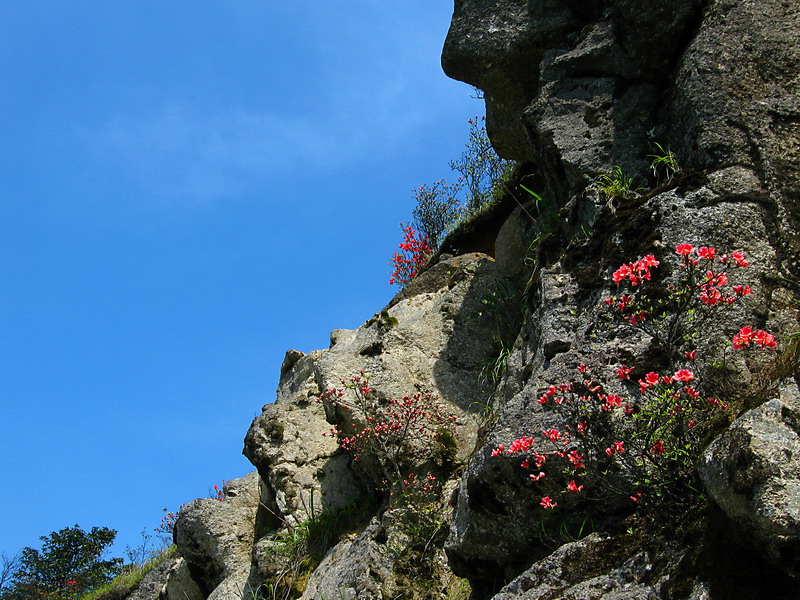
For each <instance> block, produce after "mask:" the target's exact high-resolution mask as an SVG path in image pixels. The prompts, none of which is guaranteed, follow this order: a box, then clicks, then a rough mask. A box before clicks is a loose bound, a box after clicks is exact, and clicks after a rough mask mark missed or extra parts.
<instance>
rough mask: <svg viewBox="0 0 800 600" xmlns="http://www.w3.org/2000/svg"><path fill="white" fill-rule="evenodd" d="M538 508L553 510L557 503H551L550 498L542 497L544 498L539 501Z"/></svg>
mask: <svg viewBox="0 0 800 600" xmlns="http://www.w3.org/2000/svg"><path fill="white" fill-rule="evenodd" d="M539 506H541V507H542V508H544V509H553V508H555V507H556V506H558V502H553V501H552V500H551V499H550V496H544V497H543V498H542V501H541V502H539Z"/></svg>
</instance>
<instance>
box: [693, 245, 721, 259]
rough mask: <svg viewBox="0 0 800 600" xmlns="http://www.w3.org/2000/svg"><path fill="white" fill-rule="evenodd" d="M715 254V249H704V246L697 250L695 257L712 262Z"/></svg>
mask: <svg viewBox="0 0 800 600" xmlns="http://www.w3.org/2000/svg"><path fill="white" fill-rule="evenodd" d="M716 253H717V250H716V249H715V248H706V247H705V246H702V247H700V248H699V249H698V250H697V255H698V256H699V257H700V258H704V259H706V260H714V256H715V255H716Z"/></svg>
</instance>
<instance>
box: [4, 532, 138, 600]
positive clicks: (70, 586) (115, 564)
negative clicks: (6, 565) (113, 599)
mask: <svg viewBox="0 0 800 600" xmlns="http://www.w3.org/2000/svg"><path fill="white" fill-rule="evenodd" d="M116 535H117V532H116V531H114V530H113V529H109V528H107V527H93V528H92V529H91V530H90V531H84V530H83V529H81V528H80V527H79V526H78V525H75V526H74V527H67V528H65V529H62V530H61V531H54V532H53V533H51V534H50V535H48V536H43V537H41V538H40V539H41V540H42V548H41V550H35V549H33V548H23V550H22V552H21V554H20V557H19V569H18V570H17V571H16V573H14V576H13V580H12V584H11V586H10V587H9V588H7V589H6V590H3V593H2V599H3V600H41V599H43V598H59V599H68V600H75V599H77V598H80V597H81V596H83V595H85V594H86V593H88V592H90V591H91V590H93V589H95V588H97V587H98V586H100V585H102V584H104V583H106V582H107V581H109V580H111V579H113V578H114V577H115V576H117V575H119V574H120V572H121V571H122V559H121V558H112V559H109V560H104V559H103V555H104V554H105V553H106V552H107V551H108V549H109V547H110V546H111V544H112V543H113V542H114V538H115V537H116Z"/></svg>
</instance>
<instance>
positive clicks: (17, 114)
mask: <svg viewBox="0 0 800 600" xmlns="http://www.w3.org/2000/svg"><path fill="white" fill-rule="evenodd" d="M451 12H452V3H450V2H448V1H446V0H443V1H441V2H432V1H431V0H407V1H405V2H402V3H386V2H375V1H374V0H348V1H347V2H345V1H339V0H334V1H332V2H278V1H274V0H229V1H226V2H220V1H219V0H213V1H212V0H206V1H198V0H192V1H188V0H170V1H169V2H164V1H163V0H114V1H107V0H91V1H88V0H46V1H44V0H43V1H32V0H3V2H2V3H0V61H2V62H0V69H1V74H2V76H0V135H1V136H2V137H1V138H0V139H1V140H2V141H1V142H0V185H1V186H2V187H0V202H2V207H3V212H2V220H0V244H2V265H3V272H2V278H0V285H2V292H1V293H2V296H1V297H2V310H0V352H2V362H1V363H0V402H2V418H3V433H2V436H0V474H1V475H2V485H3V488H4V491H3V493H2V494H0V550H1V551H5V552H6V553H15V552H16V551H17V550H19V549H20V548H21V547H23V546H34V547H36V546H38V543H39V542H38V537H39V536H42V535H47V534H49V533H50V532H51V531H54V530H58V529H61V528H63V527H67V526H71V525H74V524H76V523H77V524H80V525H81V526H82V527H84V528H90V527H92V526H95V525H97V526H108V527H112V528H115V529H118V530H119V536H118V544H117V549H118V552H117V554H118V555H119V554H121V553H122V550H123V549H124V547H125V545H126V544H131V545H136V544H137V543H139V541H140V537H139V532H140V531H141V530H142V529H143V528H147V529H150V530H152V528H153V527H155V526H157V525H158V523H159V521H160V519H161V516H162V510H161V509H162V508H163V507H169V508H170V509H174V508H177V506H178V505H180V504H181V503H184V502H188V501H190V500H192V499H194V498H196V497H202V496H206V495H207V492H208V489H209V488H210V487H211V486H212V485H213V484H215V483H220V482H221V481H222V480H223V479H232V478H235V477H240V476H242V475H244V474H246V473H247V472H249V471H250V470H252V468H251V466H250V464H249V463H248V462H247V461H246V459H244V458H243V457H242V456H241V449H242V440H243V438H244V435H245V433H246V431H247V428H248V426H249V424H250V421H251V420H252V419H253V417H254V416H256V415H257V414H259V413H260V410H261V406H262V405H264V404H266V403H269V402H272V401H273V400H274V397H275V392H274V390H275V388H276V385H277V376H278V372H279V367H280V363H281V360H282V359H283V354H284V352H285V351H286V350H287V349H289V348H296V349H299V350H303V351H310V350H313V349H316V348H325V347H327V345H328V335H329V332H330V330H331V329H335V328H342V327H344V328H355V327H357V326H359V325H360V324H361V323H363V322H364V321H365V320H366V319H368V318H369V317H370V316H371V315H372V314H373V313H374V312H376V311H377V310H379V309H380V308H381V307H382V306H383V305H384V304H385V303H386V302H387V301H388V300H389V299H390V298H391V296H392V294H393V292H394V291H395V290H394V289H392V288H391V287H390V286H389V285H388V283H387V281H388V277H389V271H390V267H389V265H388V259H389V257H390V255H391V254H392V252H393V251H394V249H395V247H396V244H397V243H398V242H400V241H401V232H400V228H399V223H400V221H403V220H408V219H409V218H410V213H411V210H412V208H413V200H412V199H411V189H412V188H414V187H416V186H418V185H420V184H421V183H424V182H432V181H434V180H436V179H439V178H441V177H448V176H449V175H450V172H449V169H448V167H447V163H448V160H450V159H451V158H455V157H456V156H458V155H459V154H460V153H461V151H462V149H463V145H464V143H465V141H466V138H467V131H468V126H467V123H466V120H467V118H469V117H470V116H473V115H475V114H478V113H481V112H482V110H483V106H482V103H481V102H479V101H477V100H474V99H473V98H471V97H470V94H471V93H472V91H471V89H470V88H469V87H468V86H465V85H464V84H461V83H458V82H454V81H450V80H449V79H447V78H446V77H445V76H444V74H443V73H442V72H441V68H440V66H439V54H440V49H441V45H442V42H443V40H444V37H445V33H446V31H447V27H448V24H449V19H450V15H451Z"/></svg>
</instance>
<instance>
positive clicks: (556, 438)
mask: <svg viewBox="0 0 800 600" xmlns="http://www.w3.org/2000/svg"><path fill="white" fill-rule="evenodd" d="M675 254H676V255H677V257H678V259H679V263H678V270H677V282H676V283H668V284H666V289H665V290H662V289H660V285H656V284H655V283H653V281H652V279H653V278H652V271H653V270H654V269H656V268H658V267H659V266H660V265H661V261H659V260H657V259H656V257H655V256H653V255H652V254H649V255H647V256H644V257H642V258H640V259H638V260H636V261H634V262H631V263H627V264H624V265H622V266H620V267H619V268H618V269H617V270H616V271H615V272H614V273H613V275H612V280H613V282H614V284H616V285H617V287H618V289H621V291H620V292H619V293H618V295H613V296H610V297H609V298H608V299H607V300H605V304H606V305H607V306H608V311H609V313H610V317H611V319H612V320H613V321H616V322H618V323H620V324H622V325H623V326H625V327H630V328H634V329H637V330H638V331H640V332H642V333H644V334H646V335H647V336H649V338H650V339H651V340H652V341H653V346H654V347H656V348H659V349H660V351H661V357H660V361H661V362H660V368H659V371H658V372H657V371H656V370H655V369H654V368H650V367H648V366H646V365H645V366H642V367H637V366H628V365H624V364H622V365H617V367H616V368H614V369H613V372H614V376H615V377H614V379H616V380H617V384H616V385H615V386H614V387H616V389H617V391H622V392H623V393H614V392H612V391H610V388H611V387H612V386H611V385H609V384H607V383H606V381H608V380H607V379H606V378H604V377H603V376H602V375H601V374H597V373H592V372H591V371H590V369H589V368H588V367H587V366H586V365H584V364H580V365H577V367H576V377H575V378H574V379H572V380H570V381H566V382H562V383H557V384H552V385H550V386H549V387H547V388H546V389H545V390H542V392H541V395H540V396H539V398H538V400H537V403H538V404H539V405H540V406H541V408H542V410H547V411H555V412H557V413H559V414H560V415H561V417H562V418H561V419H560V420H561V422H562V423H563V425H561V426H559V427H554V428H551V429H548V430H545V431H542V432H540V433H538V434H536V435H538V436H540V438H539V439H535V438H534V437H532V436H522V437H521V438H518V439H516V440H514V441H513V442H511V444H510V445H509V447H508V448H506V447H505V446H504V445H503V444H501V445H499V446H498V447H497V448H495V449H494V451H493V452H492V455H493V456H516V457H519V459H520V466H521V467H522V468H523V469H524V470H525V472H526V473H527V478H528V479H529V480H530V481H531V484H532V485H533V487H534V489H535V491H533V492H532V493H533V494H535V495H536V496H537V497H538V498H540V499H539V501H538V503H539V505H540V506H541V507H542V508H543V509H545V510H552V509H554V508H556V507H557V506H559V504H562V505H565V504H571V503H574V502H576V501H580V499H581V498H586V499H593V500H595V501H607V500H614V501H618V500H626V499H627V500H628V501H629V502H630V503H632V505H633V506H636V507H638V506H649V507H650V508H651V509H653V510H656V511H660V512H665V513H667V514H671V513H682V512H684V511H685V510H686V508H687V506H691V505H692V503H693V502H695V501H697V500H698V499H699V497H700V495H701V492H700V491H699V490H700V489H701V487H700V484H699V482H698V480H697V475H696V470H695V466H696V463H697V460H698V458H699V456H700V453H701V451H702V449H703V440H704V439H705V438H707V437H708V434H709V432H710V431H712V430H713V426H714V423H715V421H716V420H717V419H718V416H720V415H721V413H722V412H723V411H725V410H726V409H727V408H728V406H727V405H726V404H725V402H723V401H721V400H720V399H719V398H717V397H713V396H711V395H710V391H709V390H708V389H707V387H708V386H706V385H704V382H703V376H702V371H703V370H704V369H703V364H704V360H703V357H702V356H700V355H699V354H698V351H697V344H698V342H700V341H702V340H699V339H698V337H699V336H700V335H701V332H704V334H707V333H708V332H709V330H710V327H709V326H710V325H711V324H713V323H715V322H718V321H719V319H720V315H721V313H722V312H723V311H725V310H727V309H728V308H729V307H730V306H731V305H733V304H735V303H737V302H739V301H740V300H741V299H742V298H743V297H745V296H748V295H750V294H751V293H752V292H751V289H750V287H749V286H748V285H746V284H744V283H735V282H734V281H733V280H734V279H736V278H738V272H739V271H741V270H742V269H744V268H746V267H748V266H749V262H748V261H747V259H746V258H745V256H744V254H743V253H742V252H733V253H731V254H730V255H727V254H721V255H720V254H718V253H717V251H716V249H715V248H713V247H706V246H703V247H700V248H694V247H693V246H692V245H691V244H687V243H683V244H678V245H677V246H676V249H675ZM622 290H624V291H622ZM701 327H702V328H701ZM729 344H730V346H732V348H733V350H734V351H746V350H748V349H755V350H772V349H774V348H775V347H776V346H777V343H776V341H775V339H774V337H773V336H772V335H771V334H770V333H768V332H766V331H764V330H762V329H756V328H755V327H752V326H750V325H745V326H743V327H741V328H740V329H739V331H738V332H737V333H735V334H734V335H733V337H732V338H731V339H730V342H729ZM711 358H712V359H713V358H714V357H711ZM705 364H706V365H708V364H709V361H708V360H706V361H705Z"/></svg>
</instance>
